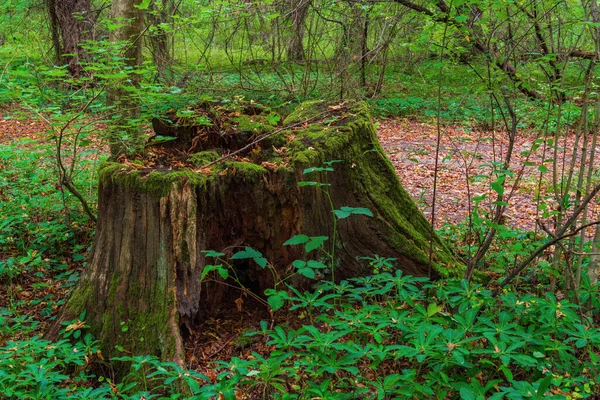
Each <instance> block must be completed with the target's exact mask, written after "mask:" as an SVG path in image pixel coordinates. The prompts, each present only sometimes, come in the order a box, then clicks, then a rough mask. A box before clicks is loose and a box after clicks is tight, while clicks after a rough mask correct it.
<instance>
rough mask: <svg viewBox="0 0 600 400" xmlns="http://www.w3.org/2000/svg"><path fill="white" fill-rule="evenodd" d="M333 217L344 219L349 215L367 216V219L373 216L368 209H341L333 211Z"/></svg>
mask: <svg viewBox="0 0 600 400" xmlns="http://www.w3.org/2000/svg"><path fill="white" fill-rule="evenodd" d="M333 212H334V213H335V216H336V217H337V218H338V219H344V218H347V217H349V216H350V215H353V214H354V215H367V216H369V217H372V216H373V213H372V212H371V210H369V209H368V208H364V207H342V208H341V209H339V210H333Z"/></svg>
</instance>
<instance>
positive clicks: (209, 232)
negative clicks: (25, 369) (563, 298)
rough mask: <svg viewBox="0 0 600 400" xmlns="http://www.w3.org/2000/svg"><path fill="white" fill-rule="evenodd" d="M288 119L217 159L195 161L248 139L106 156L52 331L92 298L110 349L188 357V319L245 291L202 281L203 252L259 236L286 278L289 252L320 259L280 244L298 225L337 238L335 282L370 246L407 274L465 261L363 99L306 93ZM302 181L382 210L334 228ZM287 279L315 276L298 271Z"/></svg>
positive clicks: (351, 273)
mask: <svg viewBox="0 0 600 400" xmlns="http://www.w3.org/2000/svg"><path fill="white" fill-rule="evenodd" d="M286 125H287V126H290V127H289V128H282V129H280V130H278V131H275V130H271V131H270V132H271V133H267V135H271V136H267V137H263V138H262V139H263V140H261V141H260V143H259V144H257V145H256V146H254V147H252V148H250V149H248V151H247V152H245V153H236V154H235V157H231V158H227V159H225V160H223V162H220V163H217V164H214V165H212V166H211V167H210V168H200V167H203V166H204V167H205V166H206V165H207V164H208V163H211V162H214V161H215V160H216V159H217V158H218V157H219V156H220V155H224V154H225V155H226V154H228V153H229V152H233V151H235V150H237V149H238V148H240V143H241V142H240V140H238V138H234V139H232V140H230V141H229V142H230V143H234V144H235V146H234V147H232V148H227V147H216V146H215V143H221V144H222V143H223V141H218V140H213V139H212V138H210V137H209V136H207V135H204V136H202V138H201V140H206V142H205V143H204V144H202V143H201V146H200V147H201V148H202V149H203V150H202V152H200V153H192V154H189V155H188V156H187V157H188V160H187V163H188V165H189V167H188V168H180V169H178V170H175V171H174V170H155V169H150V168H138V167H137V166H136V167H133V166H131V165H123V164H119V163H105V164H103V165H102V167H101V169H100V174H99V175H100V188H99V219H98V221H99V222H98V229H97V234H96V237H95V244H94V249H93V252H92V257H91V259H90V262H89V265H88V266H87V267H86V270H85V271H84V273H83V274H82V277H81V279H80V281H79V283H78V285H77V287H76V288H75V290H74V292H73V295H72V296H71V298H70V300H69V301H68V302H67V303H66V305H65V306H64V307H63V310H62V312H61V314H60V316H59V318H58V320H57V322H56V324H55V325H54V326H53V328H52V329H51V331H50V333H51V335H52V334H54V335H55V334H56V332H57V331H58V329H59V328H60V323H61V322H62V321H65V320H70V319H72V318H76V317H77V316H78V315H79V314H80V313H81V312H82V311H83V310H84V309H85V310H87V323H88V324H89V325H90V326H91V330H92V333H93V334H94V335H95V336H96V337H97V338H98V339H100V340H101V343H102V349H103V352H105V354H107V355H109V356H112V355H119V353H118V352H116V351H115V346H117V345H118V346H121V347H123V348H124V349H125V350H126V351H127V352H131V353H134V354H154V355H157V356H159V357H161V358H163V359H166V360H171V361H175V362H178V363H182V362H183V358H184V349H183V340H182V334H181V331H182V329H183V330H185V331H189V330H193V329H195V327H197V326H199V324H200V323H201V322H202V321H203V320H204V319H205V318H206V317H207V316H209V315H211V314H212V313H213V312H214V310H216V309H218V308H219V307H221V306H223V305H226V304H225V303H227V301H229V299H230V297H228V293H231V291H236V290H237V289H235V288H234V289H231V288H228V286H225V285H222V284H219V283H218V282H215V281H212V282H204V283H202V282H201V281H200V276H201V274H202V271H203V269H204V267H205V266H206V265H207V264H210V263H211V262H212V260H211V259H208V258H207V257H206V256H205V253H204V252H203V250H217V251H224V252H225V253H226V255H227V256H231V254H232V248H235V247H236V246H237V247H238V248H239V247H241V246H250V247H252V248H254V249H256V250H258V251H260V252H261V253H262V254H263V256H264V257H266V258H267V259H268V260H269V261H270V262H271V263H272V264H273V266H274V267H275V269H276V270H277V273H278V274H279V275H280V276H281V277H284V276H286V275H287V272H286V271H289V267H290V265H291V263H292V262H293V261H294V260H297V259H301V260H308V259H311V258H314V253H311V254H306V253H305V252H304V251H303V249H302V248H301V246H284V242H285V241H286V240H288V239H289V238H290V237H292V236H295V235H298V234H306V235H308V236H328V237H329V241H328V242H327V243H332V242H333V243H335V244H336V251H335V255H336V265H335V277H336V280H342V279H346V278H350V277H355V276H360V275H368V274H371V273H372V270H371V267H370V266H369V265H368V263H367V262H366V261H364V259H362V258H363V257H368V256H373V255H375V254H377V255H379V256H382V257H393V258H396V259H397V262H396V267H397V268H398V269H401V270H402V271H404V272H405V273H408V274H413V275H419V276H424V275H427V274H428V273H431V275H433V276H434V277H435V276H441V275H448V274H452V273H454V272H458V269H459V268H460V266H459V265H458V264H457V262H456V261H455V259H454V257H453V255H452V253H451V252H450V251H449V250H448V248H447V247H446V246H445V245H444V243H442V242H441V241H440V239H439V238H438V237H437V236H436V235H435V234H433V235H432V230H431V226H430V224H429V222H428V221H427V220H426V219H425V217H424V216H423V215H422V213H421V212H420V211H419V210H418V208H417V206H416V205H415V203H414V202H413V201H412V200H411V198H410V196H409V195H408V193H407V192H406V191H405V190H404V189H403V188H402V186H401V184H400V182H399V181H398V178H397V176H396V173H395V171H394V168H393V167H392V165H391V163H390V161H389V160H388V159H387V157H386V156H385V154H384V151H383V149H382V148H381V146H380V144H379V141H378V139H377V136H376V133H375V128H374V126H373V123H372V121H371V116H370V114H369V111H368V109H367V106H366V105H365V104H364V103H357V104H348V105H346V104H344V105H339V106H335V107H330V106H328V105H327V104H325V103H322V102H309V103H305V104H303V105H301V106H299V107H298V109H297V110H296V111H295V112H294V113H293V114H292V115H290V116H289V117H288V118H287V119H286V121H285V122H284V126H286ZM186 129H188V131H189V129H190V127H186ZM240 132H241V131H240ZM263 134H265V132H263ZM254 138H256V137H254ZM192 139H193V138H192ZM247 140H248V141H250V142H251V141H252V140H255V139H253V138H252V137H250V138H249V139H247ZM196 142H198V140H196ZM211 146H212V147H211ZM331 160H339V162H336V163H335V164H332V165H333V167H334V169H335V171H333V172H320V173H318V174H310V175H305V174H304V171H305V169H306V168H310V167H320V166H323V163H324V162H327V161H331ZM325 174H327V175H325ZM301 181H318V182H322V183H325V182H326V183H327V185H328V186H326V187H324V188H326V190H328V191H329V194H330V195H331V199H332V201H333V206H334V208H335V209H340V208H341V207H345V206H346V207H361V208H368V209H369V210H370V211H371V212H372V213H373V217H367V216H364V215H358V216H351V217H350V218H346V219H343V220H339V221H338V224H337V236H336V237H335V238H334V237H333V225H334V224H333V221H334V219H333V218H334V217H333V213H332V210H331V205H330V203H329V200H328V197H327V195H326V194H325V193H324V192H323V191H322V190H320V189H319V188H317V187H313V186H302V187H299V186H298V182H301ZM430 243H432V244H433V246H431V247H432V248H433V254H431V256H430V254H429V250H430ZM224 249H225V250H224ZM430 259H431V260H432V261H433V263H432V265H431V266H430V265H429V260H430ZM233 266H234V267H235V268H236V270H237V271H238V274H239V275H240V276H243V277H244V279H245V284H246V286H247V287H251V288H252V289H253V290H254V291H255V292H256V293H257V294H259V295H262V293H263V291H264V290H265V289H267V288H270V287H273V284H274V281H273V279H274V278H273V276H272V275H271V274H270V273H265V270H263V269H261V268H260V267H259V266H257V265H255V264H254V263H252V262H236V263H233ZM288 282H289V283H291V284H293V285H296V286H298V287H304V288H308V287H309V286H310V285H312V284H313V283H314V281H309V280H307V279H306V278H303V277H300V276H298V277H297V278H296V277H295V278H294V279H291V280H289V281H288ZM236 295H239V293H238V294H236ZM123 327H126V328H127V329H126V330H125V331H124V330H123Z"/></svg>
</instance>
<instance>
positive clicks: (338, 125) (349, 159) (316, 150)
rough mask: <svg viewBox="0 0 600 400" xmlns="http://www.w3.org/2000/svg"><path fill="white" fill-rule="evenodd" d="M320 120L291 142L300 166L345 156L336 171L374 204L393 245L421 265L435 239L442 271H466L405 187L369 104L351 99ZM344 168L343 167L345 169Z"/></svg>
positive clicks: (300, 114) (305, 110)
mask: <svg viewBox="0 0 600 400" xmlns="http://www.w3.org/2000/svg"><path fill="white" fill-rule="evenodd" d="M324 109H325V108H324V104H323V103H322V102H308V103H304V104H302V105H301V106H300V107H298V109H297V110H296V111H295V112H293V113H292V114H291V115H290V117H288V119H286V121H285V123H286V124H290V123H295V122H300V121H304V120H306V119H309V118H311V117H312V116H316V115H318V114H319V113H322V111H323V110H324ZM323 118H324V119H325V120H326V121H327V123H324V122H323V121H322V119H317V120H316V121H315V122H313V123H311V124H309V125H308V126H307V127H306V128H304V129H301V130H294V131H293V134H294V136H293V139H292V140H291V141H290V142H289V143H288V147H289V149H290V151H288V155H290V157H291V159H292V164H293V165H294V167H295V168H306V167H310V166H318V165H321V164H322V162H324V161H328V160H332V159H341V160H343V161H344V163H342V164H336V166H335V169H336V172H335V173H343V174H344V176H345V178H344V179H346V180H347V182H346V183H347V184H348V186H349V187H352V188H354V189H355V190H357V191H358V193H357V195H358V197H359V198H362V199H364V202H365V204H368V203H373V204H374V206H375V208H376V210H372V211H378V212H377V213H376V215H375V216H374V218H377V219H379V220H380V221H381V222H382V226H383V227H384V228H383V229H385V230H386V231H385V234H384V236H385V237H386V238H387V240H388V241H389V243H390V245H392V246H393V247H394V248H396V249H397V250H398V251H400V252H401V253H402V254H404V255H406V256H407V257H408V258H410V259H413V260H415V261H416V262H418V263H421V264H428V263H429V248H430V244H429V243H430V238H431V239H432V240H433V244H434V257H433V261H434V264H435V265H434V266H435V267H436V270H437V272H438V273H439V274H440V275H456V274H457V272H458V271H460V267H457V266H458V263H457V262H456V260H455V259H454V256H453V255H452V252H451V251H450V250H449V249H448V248H447V247H446V246H445V245H444V243H443V242H442V241H441V240H440V239H439V238H438V237H437V235H435V234H434V235H433V236H432V235H431V225H430V224H429V221H428V220H427V219H426V218H425V217H424V216H423V214H422V213H421V212H420V210H419V209H418V207H417V206H416V204H415V203H414V201H413V200H412V199H411V198H410V196H409V194H408V192H406V190H404V188H402V185H401V184H400V182H399V181H398V178H397V175H396V172H395V170H394V168H393V166H392V164H391V162H390V161H389V159H388V158H387V156H386V155H385V152H384V150H383V149H382V147H381V145H380V144H379V140H378V139H377V135H376V132H375V127H374V125H373V123H372V119H371V115H370V112H369V109H368V106H367V105H366V104H365V103H356V104H351V105H349V106H348V107H347V108H345V109H343V110H339V111H338V112H337V113H336V114H334V115H331V116H327V117H323ZM340 170H343V171H340Z"/></svg>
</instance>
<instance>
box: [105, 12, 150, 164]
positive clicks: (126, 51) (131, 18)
mask: <svg viewBox="0 0 600 400" xmlns="http://www.w3.org/2000/svg"><path fill="white" fill-rule="evenodd" d="M138 3H139V0H113V2H112V6H111V8H110V16H111V19H112V20H113V21H117V23H118V24H119V27H118V28H116V29H113V30H111V31H110V33H109V40H110V41H111V42H113V43H116V42H128V44H127V45H126V46H125V47H124V48H123V50H122V54H120V55H121V56H122V57H123V60H124V61H123V67H124V68H128V67H131V69H130V70H129V71H130V72H129V74H128V79H127V80H126V81H122V82H113V84H112V85H111V86H110V87H109V88H108V93H107V95H108V103H109V105H111V106H113V107H114V108H115V109H116V110H117V111H118V112H119V113H120V114H119V117H120V121H121V123H120V124H119V126H116V127H115V128H114V129H113V132H111V134H110V137H109V143H110V154H111V158H112V159H117V158H118V157H119V156H120V155H121V154H130V153H135V152H141V151H142V149H143V140H142V135H141V134H142V132H141V128H140V126H139V124H137V123H136V120H137V119H138V118H139V116H140V105H139V101H138V99H137V98H136V97H135V96H134V95H132V94H131V93H130V91H128V90H127V87H126V85H133V86H137V84H138V83H139V75H138V74H136V73H135V72H133V73H132V72H131V71H132V70H134V71H135V69H137V68H138V67H139V66H140V65H141V64H142V38H141V35H142V28H143V23H144V18H143V12H142V10H140V9H138V8H136V6H137V5H138ZM123 133H126V134H125V135H123Z"/></svg>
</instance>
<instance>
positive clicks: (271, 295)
mask: <svg viewBox="0 0 600 400" xmlns="http://www.w3.org/2000/svg"><path fill="white" fill-rule="evenodd" d="M265 294H266V295H267V296H268V297H267V303H269V306H270V307H271V309H272V310H273V311H277V310H279V309H280V308H281V307H283V305H284V304H285V299H286V298H287V292H286V291H285V290H280V291H276V290H275V289H267V290H265Z"/></svg>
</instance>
